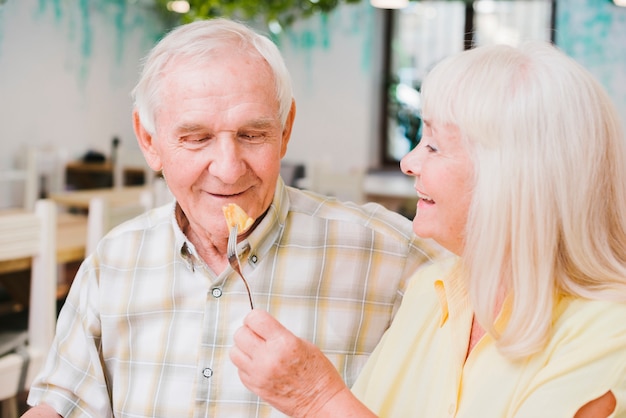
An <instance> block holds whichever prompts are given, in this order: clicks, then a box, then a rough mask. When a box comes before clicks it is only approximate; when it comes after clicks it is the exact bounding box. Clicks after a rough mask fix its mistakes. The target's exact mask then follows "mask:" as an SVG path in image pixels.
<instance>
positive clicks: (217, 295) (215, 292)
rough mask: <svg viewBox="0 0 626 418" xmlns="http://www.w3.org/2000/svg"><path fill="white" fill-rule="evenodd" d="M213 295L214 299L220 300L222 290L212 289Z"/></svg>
mask: <svg viewBox="0 0 626 418" xmlns="http://www.w3.org/2000/svg"><path fill="white" fill-rule="evenodd" d="M211 294H212V295H213V297H214V298H219V297H220V296H222V289H220V288H219V287H214V288H213V289H211Z"/></svg>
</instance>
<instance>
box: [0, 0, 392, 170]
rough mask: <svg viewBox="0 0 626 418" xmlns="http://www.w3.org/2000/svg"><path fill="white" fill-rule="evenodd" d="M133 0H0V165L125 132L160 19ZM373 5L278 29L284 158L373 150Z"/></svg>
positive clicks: (76, 150) (83, 147) (97, 143)
mask: <svg viewBox="0 0 626 418" xmlns="http://www.w3.org/2000/svg"><path fill="white" fill-rule="evenodd" d="M141 4H142V2H137V1H135V2H133V1H125V2H119V1H112V0H90V1H88V2H75V1H69V2H68V1H64V0H46V1H39V0H6V3H4V4H1V5H0V115H1V116H0V118H1V123H0V168H3V167H10V166H14V165H19V159H20V156H21V155H23V153H24V152H23V151H24V149H25V148H26V146H27V145H38V146H45V145H49V144H54V145H56V146H58V147H61V148H63V149H65V150H66V151H67V153H68V154H69V155H70V156H71V157H72V158H79V157H80V156H82V155H83V154H84V153H85V152H86V151H87V150H90V149H93V150H97V151H100V152H103V153H105V154H107V155H108V154H109V152H110V143H111V139H112V137H113V136H119V137H120V138H121V140H122V144H123V145H124V146H126V147H134V148H135V149H136V143H135V139H134V135H133V132H132V125H131V100H130V91H131V89H132V88H133V86H134V84H135V82H136V79H137V75H138V71H139V67H140V59H141V58H142V57H143V56H144V55H145V54H146V53H147V51H148V50H149V48H150V47H151V46H152V45H153V44H154V42H155V40H156V39H157V38H158V36H159V35H160V33H161V32H162V31H163V29H164V28H163V27H162V24H161V23H160V21H159V20H158V19H157V18H156V17H155V16H154V15H153V14H152V13H151V11H150V10H148V9H146V8H145V7H142V6H141ZM379 21H380V12H379V11H378V10H377V9H374V8H372V7H371V6H370V5H369V2H367V1H363V2H362V3H361V4H358V5H346V6H342V7H340V8H339V10H337V11H336V12H334V13H332V14H331V15H330V16H329V17H321V16H314V17H312V18H310V19H308V20H306V21H302V22H298V23H297V24H296V25H295V26H294V27H293V28H290V29H289V30H287V31H285V32H283V34H282V35H281V36H280V37H279V43H280V47H281V49H282V50H283V52H284V55H285V59H286V61H287V65H288V66H289V68H290V70H291V72H292V76H293V81H294V86H295V96H296V100H297V106H298V113H297V117H296V123H295V128H294V132H293V136H292V142H291V144H290V147H289V150H288V154H287V157H286V159H287V160H289V161H296V162H305V163H306V162H307V161H311V160H323V161H326V162H330V163H333V164H338V165H340V166H341V167H342V168H343V169H346V170H349V169H353V168H364V167H366V166H368V165H370V163H371V162H372V161H374V160H375V147H376V146H377V141H378V140H377V137H376V132H377V121H376V117H374V115H375V114H376V106H377V101H376V98H375V97H374V95H375V94H378V91H377V87H376V86H377V84H376V83H378V80H379V73H380V59H379V55H378V54H379V52H378V51H379V50H380V48H379V45H380V41H379V38H380V37H379V36H378V35H377V33H376V32H377V31H378V30H379V27H380V25H379Z"/></svg>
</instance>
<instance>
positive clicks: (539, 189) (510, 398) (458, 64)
mask: <svg viewBox="0 0 626 418" xmlns="http://www.w3.org/2000/svg"><path fill="white" fill-rule="evenodd" d="M422 99H423V119H424V123H425V124H424V127H425V129H424V132H423V137H422V139H421V142H420V144H419V145H418V146H417V148H416V149H414V150H413V151H411V153H409V154H408V155H407V156H406V157H405V158H404V159H403V160H402V163H401V166H402V170H403V171H404V172H405V173H406V174H408V175H411V176H414V177H415V189H416V191H417V194H418V196H419V198H420V199H419V202H418V204H417V214H416V216H415V220H414V221H413V229H414V231H415V233H416V234H417V235H419V236H421V237H429V238H434V239H435V240H436V241H437V242H439V243H440V244H442V245H443V246H444V247H446V248H447V249H448V250H450V251H451V252H452V253H454V254H456V256H457V257H455V258H454V259H451V260H448V261H447V262H442V263H439V264H437V265H435V266H431V267H427V268H425V269H422V270H421V271H419V272H418V273H417V274H416V275H415V276H414V278H413V279H412V281H411V284H410V286H409V288H408V290H407V293H406V295H405V297H404V300H403V302H402V306H401V308H400V311H399V312H398V315H397V316H396V318H395V319H394V322H393V324H392V326H391V328H390V329H389V330H388V331H387V333H386V334H385V336H384V338H383V340H382V341H381V343H380V344H379V346H378V347H377V349H376V351H375V352H374V353H373V354H372V356H371V357H370V359H369V360H368V363H367V364H366V366H365V368H364V370H363V372H362V374H361V375H360V377H359V379H358V380H357V382H356V384H355V386H354V387H353V388H352V390H351V391H350V390H349V389H348V388H347V387H346V386H345V385H344V384H343V383H342V382H341V380H340V378H339V375H338V374H337V372H336V371H335V370H333V368H332V366H331V365H330V363H329V362H328V361H326V360H325V359H324V357H323V356H322V355H321V354H320V353H319V351H318V350H317V349H316V348H315V347H314V346H312V345H311V344H310V343H308V342H307V341H304V340H301V339H299V338H297V337H296V336H294V335H293V334H292V333H291V332H289V331H288V330H286V329H285V328H284V327H282V326H281V325H280V324H279V323H278V322H276V321H275V320H274V319H273V318H272V317H270V316H269V315H268V314H267V313H265V312H262V311H258V310H256V311H253V312H252V313H251V314H250V315H249V316H248V317H247V318H246V320H245V324H244V326H243V327H242V328H241V329H240V330H239V331H238V332H237V334H236V335H235V343H236V345H235V346H234V347H233V349H232V351H231V359H232V360H233V362H234V363H235V365H236V366H237V367H238V368H239V374H240V377H241V379H242V381H243V383H244V384H245V385H246V386H247V387H248V388H249V389H250V390H252V391H253V392H256V393H257V394H259V395H260V396H261V397H263V398H264V399H266V400H267V401H268V402H269V403H271V404H273V405H274V406H275V407H276V408H277V409H279V410H281V411H283V412H284V413H286V414H289V415H291V416H295V417H329V416H337V417H352V416H359V417H361V416H363V417H365V416H374V415H379V416H387V417H418V416H420V417H428V418H433V417H444V416H453V417H472V418H473V417H493V418H501V417H573V416H576V417H608V416H611V417H623V416H626V143H625V139H624V136H623V132H622V128H621V126H620V123H619V118H618V115H617V113H616V110H615V109H614V107H613V105H612V104H611V102H610V100H609V98H608V97H607V95H606V93H605V92H604V91H603V89H602V88H601V87H600V85H599V84H598V83H597V82H596V81H594V79H593V78H592V77H591V75H590V74H589V73H588V72H587V71H586V70H584V69H583V68H582V67H581V66H580V65H578V64H576V63H575V62H574V61H573V60H572V59H570V58H568V57H567V56H566V55H564V54H563V53H562V52H560V51H558V50H557V49H556V48H555V47H553V46H551V45H549V44H543V43H539V44H537V43H532V44H526V45H524V46H522V47H520V48H513V47H509V46H502V45H499V46H489V47H481V48H476V49H474V50H470V51H466V52H463V53H461V54H458V55H456V56H453V57H450V58H448V59H446V60H444V61H443V62H441V63H440V64H439V65H437V67H436V68H434V69H433V70H432V72H431V73H430V74H429V76H428V77H427V79H426V80H425V82H424V84H423V89H422Z"/></svg>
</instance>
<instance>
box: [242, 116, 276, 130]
mask: <svg viewBox="0 0 626 418" xmlns="http://www.w3.org/2000/svg"><path fill="white" fill-rule="evenodd" d="M274 123H275V120H274V119H271V118H263V119H253V120H250V121H248V122H246V123H244V124H243V125H242V128H256V129H267V128H270V127H272V125H274Z"/></svg>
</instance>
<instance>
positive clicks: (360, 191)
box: [305, 161, 365, 204]
mask: <svg viewBox="0 0 626 418" xmlns="http://www.w3.org/2000/svg"><path fill="white" fill-rule="evenodd" d="M307 173H310V176H307V179H306V180H307V182H306V183H305V188H308V189H309V190H312V191H314V192H317V193H320V194H323V195H326V196H333V197H336V198H337V199H339V200H342V201H351V202H355V203H358V204H360V203H363V202H364V201H365V196H364V195H365V194H364V188H363V183H364V180H365V171H364V170H362V169H351V170H347V169H343V170H342V169H336V168H334V167H333V166H332V165H331V164H330V163H329V162H325V161H322V162H316V163H313V164H311V166H310V168H308V169H307Z"/></svg>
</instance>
